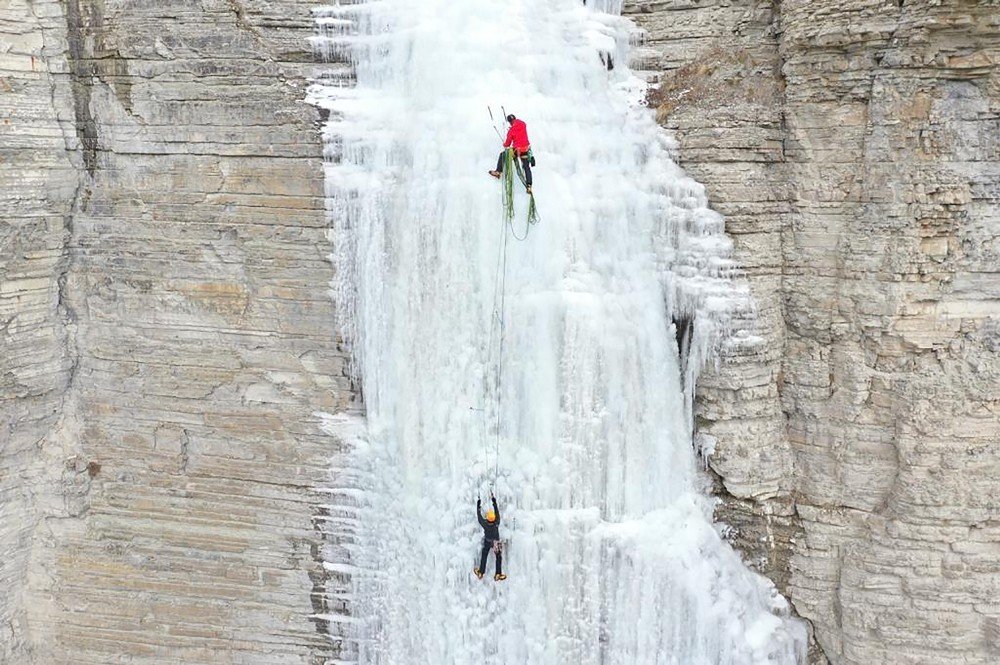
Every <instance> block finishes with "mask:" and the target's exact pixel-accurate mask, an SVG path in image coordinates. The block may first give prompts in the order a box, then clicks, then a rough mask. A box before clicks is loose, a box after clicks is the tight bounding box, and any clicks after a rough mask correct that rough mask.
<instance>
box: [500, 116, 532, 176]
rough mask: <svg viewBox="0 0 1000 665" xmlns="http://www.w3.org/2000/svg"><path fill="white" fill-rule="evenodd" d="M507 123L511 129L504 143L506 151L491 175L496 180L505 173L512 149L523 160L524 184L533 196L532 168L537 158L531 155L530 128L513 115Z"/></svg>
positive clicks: (502, 152)
mask: <svg viewBox="0 0 1000 665" xmlns="http://www.w3.org/2000/svg"><path fill="white" fill-rule="evenodd" d="M507 122H509V123H510V129H509V130H507V140H506V141H504V142H503V147H504V149H503V150H502V151H501V152H500V157H498V158H497V167H496V169H494V170H493V171H490V175H491V176H493V177H494V178H499V177H500V174H501V173H503V165H504V161H505V160H504V157H505V154H506V152H507V148H511V147H512V148H513V149H514V156H515V157H516V158H518V159H520V160H521V167H522V169H523V171H524V184H525V185H526V186H527V188H528V193H529V194H531V167H532V166H534V164H535V158H534V156H533V155H532V154H531V142H529V141H528V126H527V125H526V124H524V121H523V120H518V119H517V118H516V117H514V114H513V113H511V114H510V115H508V116H507Z"/></svg>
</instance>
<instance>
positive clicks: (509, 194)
mask: <svg viewBox="0 0 1000 665" xmlns="http://www.w3.org/2000/svg"><path fill="white" fill-rule="evenodd" d="M515 173H516V174H517V178H518V180H520V181H521V184H522V185H524V186H525V187H527V186H528V182H527V180H526V179H525V177H524V170H523V169H522V168H521V160H519V159H517V158H516V157H515V156H514V149H513V148H507V150H506V151H505V152H504V167H503V211H504V217H505V218H506V220H507V223H508V224H510V223H512V222H513V221H514V174H515ZM537 223H538V208H537V207H536V206H535V195H534V194H528V224H537Z"/></svg>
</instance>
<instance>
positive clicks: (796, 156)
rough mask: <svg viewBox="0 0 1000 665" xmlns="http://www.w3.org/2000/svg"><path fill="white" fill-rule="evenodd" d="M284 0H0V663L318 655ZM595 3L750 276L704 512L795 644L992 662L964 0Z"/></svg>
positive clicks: (317, 462)
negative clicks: (784, 602)
mask: <svg viewBox="0 0 1000 665" xmlns="http://www.w3.org/2000/svg"><path fill="white" fill-rule="evenodd" d="M313 4H315V3H313V2H312V1H311V0H310V1H309V2H307V1H305V0H177V1H175V2H170V3H158V2H133V1H130V0H4V1H3V2H0V100H2V103H0V116H2V124H0V185H2V187H0V217H2V219H3V223H2V224H0V251H2V253H0V348H2V353H0V400H2V401H0V662H4V663H16V664H22V663H45V664H46V665H48V664H50V663H53V664H58V663H78V662H87V663H105V662H122V661H123V660H124V659H130V660H129V662H168V661H178V662H254V663H300V662H301V663H311V662H323V661H324V659H325V658H327V657H330V656H332V655H334V654H335V653H336V644H333V643H331V642H330V641H329V640H328V638H327V637H326V636H325V632H326V631H325V626H324V621H323V620H322V619H321V618H312V619H311V618H310V616H311V615H316V614H324V613H326V612H327V611H328V610H329V609H330V608H329V603H330V601H329V594H328V593H327V591H326V585H327V579H326V573H325V571H324V570H323V567H322V565H321V558H322V556H321V552H322V549H323V547H324V546H325V545H326V543H325V542H324V536H323V531H322V523H323V519H324V516H323V508H322V505H323V504H324V503H325V500H324V497H323V494H322V493H320V492H318V491H317V488H319V487H321V486H322V485H323V484H325V483H326V482H327V478H326V472H327V471H326V470H327V468H328V461H329V459H330V458H331V457H332V456H334V455H335V454H336V453H337V442H336V441H335V440H332V439H331V438H329V437H326V436H324V435H323V434H322V433H321V431H320V429H319V426H318V422H317V418H316V416H315V415H314V413H315V412H316V411H337V410H341V409H343V408H345V407H346V406H347V404H348V403H349V402H350V401H351V400H352V399H353V391H352V388H351V386H350V385H349V383H348V382H347V380H346V378H345V372H344V358H343V354H342V352H341V350H340V349H339V347H338V344H337V340H336V339H335V338H334V337H333V334H332V329H333V327H332V309H333V306H332V303H330V302H329V298H328V294H327V292H326V291H327V290H326V285H327V283H328V282H329V280H330V279H331V277H332V275H331V268H330V266H329V265H328V263H327V262H326V260H325V254H326V251H327V250H326V240H325V238H324V230H325V225H326V224H325V219H324V203H323V197H322V195H323V191H322V188H323V177H322V168H321V154H320V152H321V148H320V141H319V136H318V131H317V128H316V126H315V119H316V118H315V110H314V109H312V108H311V107H309V106H307V105H305V104H304V103H303V101H302V99H303V96H304V91H303V82H304V78H305V77H306V75H307V74H308V68H309V67H310V65H309V62H310V61H311V59H312V58H311V54H309V53H308V52H307V51H306V39H307V38H308V36H309V35H310V34H311V32H312V24H311V20H310V16H309V9H310V8H311V7H312V5H313ZM625 8H626V12H627V13H629V14H631V15H632V16H633V18H634V19H635V20H636V22H637V23H638V24H639V25H640V26H642V27H643V28H644V30H645V31H646V35H647V40H646V43H645V46H644V47H642V49H640V52H639V54H638V55H639V61H640V63H641V65H642V66H643V67H644V68H645V69H647V70H648V71H649V72H650V73H651V74H652V75H654V76H656V77H658V78H659V79H660V81H661V83H662V86H661V89H660V91H659V93H658V94H657V96H656V99H655V102H656V103H657V105H658V106H659V113H660V117H661V119H662V120H663V122H664V124H665V125H666V126H667V127H669V128H671V129H672V130H673V131H674V132H675V134H676V136H677V138H678V140H679V146H680V147H679V151H678V159H679V160H680V161H681V162H682V163H683V164H684V166H685V167H686V168H687V169H688V170H689V171H690V172H691V173H692V175H694V177H695V178H696V179H698V180H700V181H701V182H703V183H705V185H706V186H707V187H708V191H709V193H710V196H711V198H712V200H713V201H714V202H715V205H716V207H717V209H718V210H720V211H721V212H722V213H724V214H725V215H726V217H727V225H728V229H729V232H730V233H731V234H732V236H733V238H734V240H735V242H736V246H737V256H738V258H739V259H740V261H741V263H742V265H743V266H744V270H745V272H746V275H747V278H748V279H749V281H750V283H751V285H752V287H753V289H754V293H755V298H756V303H757V308H758V309H757V316H756V319H755V321H754V322H753V325H754V326H755V328H756V332H757V333H758V334H759V335H760V336H761V338H762V341H761V342H760V344H759V345H757V346H756V347H751V348H747V347H745V346H743V347H740V348H738V349H731V350H729V351H728V353H727V355H726V356H725V358H724V359H723V360H722V362H721V363H720V365H719V366H718V367H717V368H715V369H714V370H712V371H710V372H708V373H707V374H706V375H705V376H703V378H702V380H701V383H700V386H699V396H698V400H699V401H698V412H699V415H698V432H697V435H698V436H700V437H704V438H705V439H706V440H714V441H715V454H714V455H713V457H712V459H711V467H712V469H713V471H714V473H715V474H717V477H718V491H719V494H720V497H721V498H722V499H723V500H722V502H721V504H720V518H721V519H723V520H724V521H726V522H728V523H729V524H732V525H733V526H735V527H736V529H735V531H734V542H735V543H736V544H737V545H738V546H740V547H741V548H743V549H744V550H745V551H746V552H747V554H748V560H749V561H750V562H751V563H752V564H754V565H756V566H757V567H758V568H759V569H761V570H762V571H763V572H765V573H766V574H768V575H769V576H770V577H771V578H772V579H774V580H775V581H776V583H777V584H778V586H779V588H781V590H782V591H783V592H784V593H785V594H786V595H787V596H788V597H789V598H790V599H791V600H792V601H793V603H794V604H795V607H796V608H797V609H798V611H799V612H800V613H801V614H802V615H803V616H805V617H806V618H808V619H809V620H810V621H811V623H812V625H813V627H814V629H815V636H816V639H817V645H818V646H817V647H816V648H815V649H814V652H813V658H814V659H815V660H816V661H817V662H821V661H822V660H823V659H824V658H829V660H830V661H832V662H835V663H865V664H866V665H867V664H870V663H881V662H885V663H917V662H920V663H952V662H960V661H961V662H969V663H986V662H995V660H996V658H997V657H998V652H1000V606H998V605H997V603H996V600H995V598H996V596H997V594H998V593H1000V588H998V584H1000V563H998V562H1000V545H998V543H1000V515H998V512H1000V511H998V505H997V501H998V500H997V499H996V496H997V492H996V481H995V478H996V477H997V474H998V472H1000V448H998V446H997V443H996V442H997V441H998V440H1000V425H998V416H997V408H998V404H997V402H998V399H1000V362H998V359H997V358H998V355H997V352H998V351H1000V324H998V318H997V317H998V315H1000V311H998V300H1000V287H998V285H1000V279H998V276H997V274H996V272H997V270H998V265H1000V219H998V212H997V210H998V207H997V199H998V197H1000V167H998V166H997V162H998V146H1000V120H998V117H1000V108H998V103H1000V102H998V99H1000V83H998V78H997V76H998V75H997V68H996V61H997V57H998V49H1000V27H998V25H997V23H996V18H995V17H996V12H997V7H996V5H995V3H990V2H985V1H984V2H979V3H976V2H969V1H961V0H950V1H948V0H919V1H918V0H840V1H839V2H832V1H831V0H810V1H806V0H784V1H783V2H778V1H776V0H700V1H699V0H694V1H692V2H687V1H680V0H630V1H628V2H626V3H625ZM824 654H825V656H824Z"/></svg>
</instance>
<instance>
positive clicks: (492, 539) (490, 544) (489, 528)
mask: <svg viewBox="0 0 1000 665" xmlns="http://www.w3.org/2000/svg"><path fill="white" fill-rule="evenodd" d="M490 501H492V502H493V510H487V511H486V518H485V519H484V518H483V501H482V499H476V518H477V519H478V520H479V525H480V526H481V527H483V549H482V552H480V554H479V567H478V568H476V570H475V573H476V577H478V578H479V579H483V571H484V570H486V559H487V558H488V557H489V556H490V550H493V555H494V558H495V559H496V562H497V567H496V574H495V575H494V576H493V579H495V580H496V581H497V582H502V581H504V580H505V579H507V576H506V575H504V574H503V571H502V568H501V566H502V565H503V551H502V549H503V546H502V545H501V542H500V509H499V508H498V507H497V498H496V497H495V496H493V492H490Z"/></svg>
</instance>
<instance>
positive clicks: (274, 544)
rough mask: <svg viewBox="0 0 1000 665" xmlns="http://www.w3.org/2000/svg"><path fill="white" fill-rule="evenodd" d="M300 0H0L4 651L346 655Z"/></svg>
mask: <svg viewBox="0 0 1000 665" xmlns="http://www.w3.org/2000/svg"><path fill="white" fill-rule="evenodd" d="M311 5H312V3H310V2H303V1H297V0H283V1H280V2H265V1H244V0H183V1H179V2H170V3H157V2H140V3H137V2H131V1H128V0H62V1H55V0H9V1H7V2H3V3H0V98H2V99H3V101H4V103H3V105H2V107H0V108H2V110H3V126H2V128H0V136H2V137H3V138H2V152H0V178H2V182H3V188H2V190H0V191H2V194H0V206H2V211H0V214H2V215H3V217H4V221H5V223H4V225H3V226H2V227H0V246H2V248H3V262H2V263H0V335H2V338H3V355H2V357H0V368H2V371H0V394H2V397H3V399H4V402H3V406H2V409H3V411H2V416H3V422H2V427H0V492H2V499H3V500H2V504H0V505H2V508H0V554H2V562H0V588H2V591H0V660H2V661H3V662H5V663H28V662H33V663H46V664H48V663H79V662H87V663H101V662H123V661H124V660H126V659H127V660H129V662H167V661H170V662H175V661H176V662H206V663H207V662H257V663H265V662H268V663H270V662H273V663H277V662H281V663H291V662H302V663H306V662H321V661H322V659H323V657H324V656H330V655H331V654H332V653H333V648H334V645H333V644H331V642H330V640H329V638H328V637H327V636H326V634H325V630H324V625H323V621H322V620H321V619H317V618H310V615H313V614H322V613H324V612H325V611H326V609H327V608H326V603H327V596H326V594H325V592H324V585H325V577H326V574H325V572H324V570H323V567H322V556H321V549H322V547H323V536H322V528H321V527H322V508H321V506H322V504H323V503H324V502H325V500H324V495H323V493H321V492H319V491H318V489H319V488H320V487H321V486H322V485H324V484H325V483H326V482H327V480H328V479H327V477H326V474H327V469H328V467H329V460H330V458H331V457H332V456H333V455H334V454H335V453H336V449H337V445H336V442H335V441H332V440H331V439H330V438H329V437H327V436H325V435H323V434H322V433H321V432H320V430H319V427H318V419H317V418H316V416H314V412H316V411H332V410H338V409H341V408H343V406H344V405H345V404H346V403H347V402H348V401H349V400H350V399H351V389H350V386H349V385H348V383H347V381H346V379H345V378H344V372H343V356H342V353H341V352H340V350H339V349H338V346H337V340H336V339H335V338H334V335H333V327H332V322H331V319H332V303H331V302H330V300H329V296H328V294H327V284H328V283H329V281H330V278H331V276H332V275H331V272H332V269H331V267H330V265H329V263H328V262H327V261H326V258H325V257H326V254H327V249H326V244H327V241H326V239H325V227H326V221H325V213H324V202H323V177H322V161H321V147H320V143H319V137H318V133H317V128H316V112H315V109H313V108H312V107H310V106H308V105H306V104H305V103H304V101H303V97H304V79H305V76H306V74H307V69H308V68H309V67H311V64H310V63H311V62H312V54H311V52H309V49H308V43H307V39H308V37H309V35H310V34H311V33H312V30H313V27H312V21H311V17H310V15H309V8H310V7H311ZM7 220H10V222H11V223H9V224H8V223H6V222H7Z"/></svg>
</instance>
